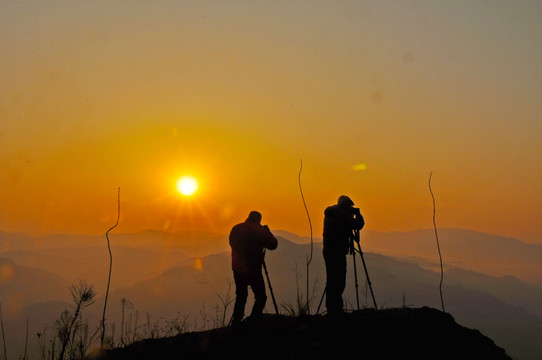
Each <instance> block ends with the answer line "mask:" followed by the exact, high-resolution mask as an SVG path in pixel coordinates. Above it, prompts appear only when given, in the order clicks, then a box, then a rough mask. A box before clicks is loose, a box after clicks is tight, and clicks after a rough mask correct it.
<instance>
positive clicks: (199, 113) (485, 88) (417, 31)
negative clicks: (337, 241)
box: [0, 0, 542, 243]
mask: <svg viewBox="0 0 542 360" xmlns="http://www.w3.org/2000/svg"><path fill="white" fill-rule="evenodd" d="M0 39H1V41H0V54H1V55H0V79H1V81H0V121H1V123H0V166H1V168H2V171H1V173H0V198H1V203H0V230H3V231H9V232H12V231H22V232H27V233H34V234H49V233H85V234H99V233H103V232H105V230H107V229H108V228H109V227H110V226H112V225H113V224H114V223H115V220H116V216H117V188H119V187H120V188H121V221H120V224H119V227H118V228H117V230H116V231H119V232H132V231H139V230H143V229H149V228H153V229H162V230H166V231H180V230H190V229H200V230H201V229H202V230H207V231H212V232H223V233H226V232H227V231H229V229H230V228H231V226H232V225H234V224H235V223H237V222H240V221H243V220H244V219H245V218H246V216H247V214H248V212H249V211H250V210H253V209H255V210H260V211H261V212H262V213H263V222H264V223H267V224H269V225H270V227H271V228H272V229H285V230H289V231H292V232H295V233H298V234H300V235H308V234H309V225H308V221H307V217H306V213H305V209H304V207H303V203H302V201H301V195H300V192H299V186H298V173H299V170H300V160H303V171H302V174H301V181H302V185H303V192H304V195H305V199H306V201H307V205H308V209H309V212H310V215H311V219H312V224H313V231H314V235H315V236H321V230H322V217H323V211H324V208H325V207H326V206H328V205H331V204H333V203H335V202H336V200H337V198H338V196H339V195H341V194H347V195H349V196H350V197H351V198H352V199H353V200H354V202H355V203H356V206H359V207H360V208H361V210H362V213H363V214H364V216H365V218H366V222H367V228H368V229H372V230H379V231H405V230H413V229H419V228H430V227H432V226H433V224H432V201H431V196H430V193H429V189H428V178H429V174H430V172H431V171H433V178H432V187H433V191H434V193H435V196H436V201H437V225H438V226H440V227H458V228H467V229H474V230H479V231H484V232H489V233H494V234H501V235H506V236H513V237H517V238H519V239H521V240H524V241H527V242H534V243H542V221H541V220H540V219H541V218H542V209H541V206H540V204H542V186H540V184H541V183H542V161H541V158H542V145H541V143H540V139H541V138H542V121H541V118H540V116H541V114H542V96H541V95H542V67H541V66H540V64H542V2H540V1H523V0H519V1H508V0H506V1H498V0H495V1H458V0H453V1H452V0H450V1H423V0H420V1H327V0H326V1H321V0H318V1H292V0H288V1H258V0H250V1H249V0H247V1H238V0H234V1H202V0H198V1H195V0H194V1H165V0H164V1H141V0H130V1H109V0H107V1H105V0H94V1H73V0H69V1H58V0H48V1H24V0H17V1H15V0H2V1H0ZM184 174H191V175H193V176H196V177H197V178H198V179H199V181H200V190H199V192H198V193H196V195H195V196H193V197H192V198H182V197H181V196H180V195H179V194H178V193H176V190H175V181H176V179H177V178H178V177H179V176H181V175H184Z"/></svg>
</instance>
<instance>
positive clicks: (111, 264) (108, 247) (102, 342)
mask: <svg viewBox="0 0 542 360" xmlns="http://www.w3.org/2000/svg"><path fill="white" fill-rule="evenodd" d="M117 203H118V209H117V222H116V223H115V225H114V226H113V227H111V228H109V230H107V231H106V233H105V238H106V239H107V250H108V251H109V276H108V278H107V290H106V291H105V302H104V311H103V315H102V338H101V343H100V344H101V346H103V344H104V337H105V309H106V308H107V298H108V296H109V285H110V284H111V268H112V267H113V255H112V254H111V244H110V242H109V235H108V234H109V232H110V231H111V230H113V229H114V228H116V227H117V225H118V224H119V219H120V188H119V189H118V192H117Z"/></svg>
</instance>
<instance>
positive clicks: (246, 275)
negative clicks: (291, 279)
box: [229, 211, 278, 326]
mask: <svg viewBox="0 0 542 360" xmlns="http://www.w3.org/2000/svg"><path fill="white" fill-rule="evenodd" d="M261 220H262V215H261V214H260V213H259V212H257V211H252V212H251V213H250V214H249V215H248V218H247V219H246V220H245V222H243V223H240V224H237V225H235V226H234V227H233V228H232V230H231V232H230V238H229V241H230V246H231V260H232V270H233V278H234V281H235V296H236V297H235V306H234V308H233V318H232V325H233V326H236V325H238V324H239V323H240V322H241V320H242V319H243V317H244V316H245V305H246V302H247V297H248V287H249V286H250V287H251V289H252V292H253V293H254V306H253V307H252V312H251V314H250V317H251V318H259V317H261V315H262V312H263V308H264V307H265V302H266V301H267V295H266V293H265V283H264V280H263V275H262V264H263V261H264V249H269V250H274V249H276V248H277V246H278V242H277V239H276V238H275V237H274V236H273V234H272V233H271V231H270V230H269V227H268V226H267V225H264V226H262V225H261V224H260V222H261Z"/></svg>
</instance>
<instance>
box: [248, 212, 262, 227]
mask: <svg viewBox="0 0 542 360" xmlns="http://www.w3.org/2000/svg"><path fill="white" fill-rule="evenodd" d="M247 221H248V222H251V223H255V224H259V223H260V221H262V214H260V213H259V212H257V211H251V212H250V214H248V218H247Z"/></svg>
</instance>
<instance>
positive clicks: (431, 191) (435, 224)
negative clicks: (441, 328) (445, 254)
mask: <svg viewBox="0 0 542 360" xmlns="http://www.w3.org/2000/svg"><path fill="white" fill-rule="evenodd" d="M432 176H433V172H432V171H431V173H430V174H429V192H430V193H431V197H432V198H433V227H434V228H435V238H436V239H437V249H438V256H439V258H440V285H439V292H440V303H441V305H442V311H443V312H446V310H444V300H443V298H442V280H443V279H444V269H443V266H442V254H441V252H440V244H439V241H438V233H437V222H436V220H435V218H436V206H435V195H433V190H432V189H431V177H432Z"/></svg>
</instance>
